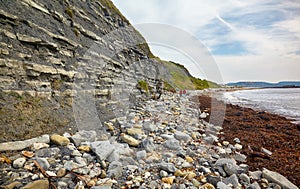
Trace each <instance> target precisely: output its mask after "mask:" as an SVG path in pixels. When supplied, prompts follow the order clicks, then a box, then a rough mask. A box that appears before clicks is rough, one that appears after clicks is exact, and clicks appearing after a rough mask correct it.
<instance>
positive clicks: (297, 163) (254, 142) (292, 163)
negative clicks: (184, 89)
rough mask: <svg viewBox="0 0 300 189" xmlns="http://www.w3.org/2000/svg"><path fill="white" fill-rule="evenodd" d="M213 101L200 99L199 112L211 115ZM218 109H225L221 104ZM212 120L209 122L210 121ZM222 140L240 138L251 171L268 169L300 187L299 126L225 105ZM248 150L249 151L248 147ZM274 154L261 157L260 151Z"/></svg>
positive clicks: (262, 113)
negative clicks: (263, 150)
mask: <svg viewBox="0 0 300 189" xmlns="http://www.w3.org/2000/svg"><path fill="white" fill-rule="evenodd" d="M211 100H212V99H211V97H209V96H200V97H199V101H200V109H201V110H203V109H206V110H207V111H208V112H209V113H210V109H211ZM218 103H219V105H217V107H214V108H216V109H221V108H224V102H221V101H218ZM209 119H210V117H207V118H206V121H209ZM222 126H223V134H222V135H221V136H220V138H221V140H222V139H223V140H227V141H230V142H233V140H234V139H235V138H239V139H240V141H241V144H242V146H244V147H245V148H244V149H242V153H244V154H247V156H248V157H249V159H248V161H247V164H248V165H249V166H250V170H252V171H255V170H256V169H262V168H264V167H265V168H267V169H271V170H274V171H276V172H279V173H280V174H282V175H284V176H286V177H287V178H288V179H289V180H290V181H291V182H293V183H295V184H296V185H298V186H299V185H300V145H299V144H300V125H299V124H298V125H297V124H293V123H292V120H290V119H286V118H285V117H282V116H279V115H276V114H272V113H268V112H264V111H256V110H253V109H251V108H244V107H241V106H238V105H232V104H226V113H225V119H224V123H223V125H222ZM248 146H249V147H248ZM262 148H264V149H267V150H269V151H270V152H272V155H270V156H264V155H262V154H261V149H262ZM259 154H260V155H259Z"/></svg>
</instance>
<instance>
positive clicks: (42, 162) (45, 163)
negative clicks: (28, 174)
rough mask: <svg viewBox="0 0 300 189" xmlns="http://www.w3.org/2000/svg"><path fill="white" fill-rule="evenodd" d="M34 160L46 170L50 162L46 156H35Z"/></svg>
mask: <svg viewBox="0 0 300 189" xmlns="http://www.w3.org/2000/svg"><path fill="white" fill-rule="evenodd" d="M36 161H37V162H38V163H39V165H40V166H41V167H42V168H43V169H44V170H45V171H47V170H48V169H49V167H50V164H49V162H48V160H47V159H46V158H37V159H36Z"/></svg>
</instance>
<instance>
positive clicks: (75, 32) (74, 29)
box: [73, 28, 80, 37]
mask: <svg viewBox="0 0 300 189" xmlns="http://www.w3.org/2000/svg"><path fill="white" fill-rule="evenodd" d="M73 32H74V34H75V35H76V36H77V37H79V35H80V31H79V30H78V29H77V28H73Z"/></svg>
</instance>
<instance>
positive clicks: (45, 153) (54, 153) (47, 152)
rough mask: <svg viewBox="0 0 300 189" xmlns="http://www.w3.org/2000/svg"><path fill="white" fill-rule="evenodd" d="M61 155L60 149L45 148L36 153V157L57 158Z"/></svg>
mask: <svg viewBox="0 0 300 189" xmlns="http://www.w3.org/2000/svg"><path fill="white" fill-rule="evenodd" d="M59 154H60V150H59V148H56V147H55V148H43V149H40V150H38V151H36V152H35V156H36V157H52V158H57V157H58V155H59Z"/></svg>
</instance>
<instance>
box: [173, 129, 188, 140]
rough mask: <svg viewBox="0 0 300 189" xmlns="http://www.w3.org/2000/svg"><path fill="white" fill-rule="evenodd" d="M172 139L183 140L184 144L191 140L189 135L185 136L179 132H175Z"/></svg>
mask: <svg viewBox="0 0 300 189" xmlns="http://www.w3.org/2000/svg"><path fill="white" fill-rule="evenodd" d="M174 137H175V138H176V139H177V140H183V141H185V142H187V141H189V140H190V139H191V137H190V135H188V134H186V133H184V132H181V131H175V133H174Z"/></svg>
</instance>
